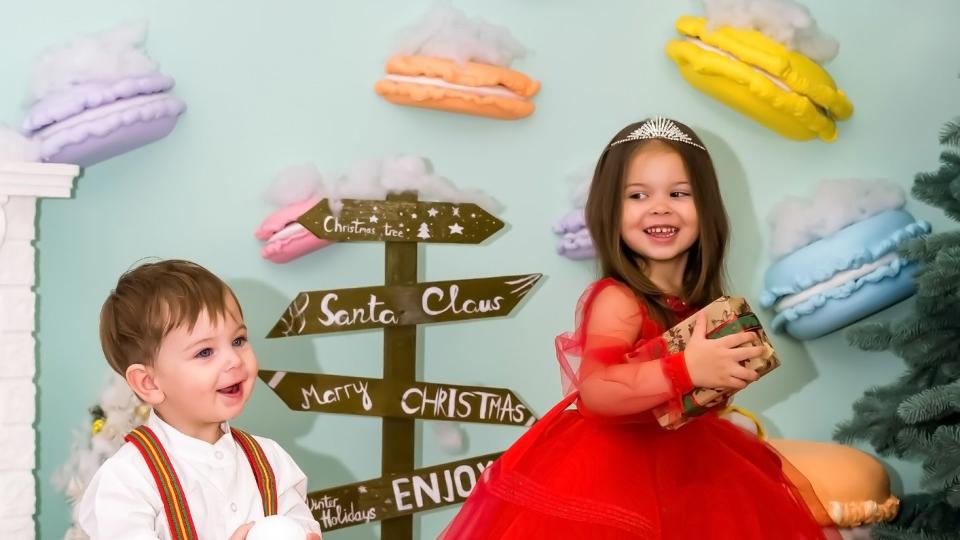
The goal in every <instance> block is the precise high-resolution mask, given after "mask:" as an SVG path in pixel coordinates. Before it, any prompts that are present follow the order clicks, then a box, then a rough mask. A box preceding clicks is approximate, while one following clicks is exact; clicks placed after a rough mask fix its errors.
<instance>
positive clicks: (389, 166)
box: [331, 156, 501, 214]
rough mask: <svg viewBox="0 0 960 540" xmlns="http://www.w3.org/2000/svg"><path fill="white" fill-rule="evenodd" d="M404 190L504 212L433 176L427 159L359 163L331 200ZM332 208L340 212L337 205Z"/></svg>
mask: <svg viewBox="0 0 960 540" xmlns="http://www.w3.org/2000/svg"><path fill="white" fill-rule="evenodd" d="M404 191H417V192H418V193H419V198H420V200H423V201H439V202H451V203H474V204H476V205H478V206H480V207H482V208H483V209H485V210H487V211H488V212H491V213H494V214H495V213H498V212H499V211H500V210H501V206H500V204H499V203H498V202H497V201H496V200H494V199H493V198H492V197H490V196H488V195H487V194H485V193H483V192H482V191H479V190H465V189H461V188H458V187H457V186H456V185H454V184H453V183H452V182H451V181H450V180H448V179H446V178H444V177H442V176H437V175H435V174H432V173H431V172H430V171H429V168H428V166H427V162H426V160H424V159H423V158H421V157H417V156H394V157H388V158H383V159H374V160H369V161H363V162H360V163H358V164H357V165H355V166H354V167H353V168H352V169H351V170H350V172H349V173H347V174H346V175H345V176H344V177H342V178H341V179H340V180H339V181H338V182H337V184H336V185H335V186H333V188H332V190H331V198H333V199H383V198H385V197H386V196H387V194H388V193H401V192H404ZM334 203H335V201H334ZM331 208H332V209H333V210H334V211H337V208H336V207H335V204H331Z"/></svg>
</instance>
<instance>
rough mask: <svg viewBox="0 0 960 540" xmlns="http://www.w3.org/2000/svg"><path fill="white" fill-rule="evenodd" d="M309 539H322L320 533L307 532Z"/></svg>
mask: <svg viewBox="0 0 960 540" xmlns="http://www.w3.org/2000/svg"><path fill="white" fill-rule="evenodd" d="M307 540H320V535H319V534H317V533H307Z"/></svg>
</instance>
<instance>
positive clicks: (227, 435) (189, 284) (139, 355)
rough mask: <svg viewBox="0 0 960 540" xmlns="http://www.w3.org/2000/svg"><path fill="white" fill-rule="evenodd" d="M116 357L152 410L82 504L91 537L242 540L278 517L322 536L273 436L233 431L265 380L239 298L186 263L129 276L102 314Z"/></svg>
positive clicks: (312, 539) (310, 535)
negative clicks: (254, 524)
mask: <svg viewBox="0 0 960 540" xmlns="http://www.w3.org/2000/svg"><path fill="white" fill-rule="evenodd" d="M100 343H101V345H102V347H103V353H104V355H105V356H106V357H107V362H109V364H110V366H111V367H112V368H113V369H114V370H116V371H117V372H118V373H120V375H122V376H124V377H125V378H126V380H127V383H128V384H129V385H130V388H132V389H133V391H134V392H135V393H136V394H137V395H138V396H139V397H140V399H142V400H143V401H144V403H147V404H148V405H150V406H151V407H152V408H153V411H152V412H151V414H150V418H149V419H148V420H147V423H146V424H145V425H144V426H141V427H140V428H137V429H135V430H134V431H132V432H131V433H130V435H128V436H127V438H126V440H127V443H126V444H124V445H123V446H122V447H121V448H120V450H119V451H117V453H116V454H115V455H114V456H113V457H111V458H110V459H108V460H107V461H106V462H105V463H104V464H103V465H102V466H101V467H100V470H98V471H97V473H96V475H94V477H93V479H92V480H91V481H90V485H89V486H88V487H87V490H86V492H85V493H84V495H83V499H82V500H81V502H80V506H79V507H78V514H79V522H80V526H81V528H83V530H84V532H86V533H87V534H88V535H89V536H90V537H91V538H92V539H93V540H99V539H105V540H115V539H119V538H123V539H131V540H133V539H136V540H141V539H143V540H146V539H164V540H166V539H177V540H180V539H184V540H186V539H191V540H195V539H198V538H199V539H201V540H223V539H228V538H229V539H230V540H243V539H244V538H245V537H246V534H247V531H248V530H249V529H250V528H251V527H252V523H251V522H252V521H254V520H257V519H259V518H262V517H264V516H267V515H273V514H280V515H284V516H287V517H289V518H291V519H293V520H295V521H297V522H298V523H299V524H300V525H301V527H303V531H304V538H306V539H308V540H319V539H320V534H319V533H320V525H319V524H318V523H317V522H316V521H315V520H314V519H313V516H312V515H311V513H310V510H309V508H307V505H306V501H305V496H306V487H307V479H306V477H305V476H304V474H303V472H302V471H301V470H300V468H299V467H297V464H296V463H294V461H293V459H292V458H291V457H290V456H289V455H288V454H287V453H286V452H285V451H284V450H283V449H282V448H280V446H279V445H278V444H277V443H275V442H274V441H272V440H270V439H265V438H262V437H253V436H250V435H248V434H246V433H244V432H242V431H239V430H237V429H232V428H230V427H229V426H228V425H227V421H228V420H230V419H232V418H235V417H236V416H237V415H239V414H240V413H241V412H242V411H243V406H244V405H245V404H246V403H247V399H249V398H250V394H251V393H252V392H253V386H254V383H255V382H256V379H257V358H256V356H254V354H253V350H252V349H251V347H250V344H249V343H247V328H246V326H245V325H244V323H243V312H242V311H241V309H240V304H239V303H238V302H237V299H236V297H235V296H234V294H233V291H231V290H230V288H229V287H228V286H227V285H226V283H224V282H223V281H221V280H220V278H218V277H217V276H215V275H213V274H212V273H210V272H209V271H208V270H206V269H205V268H203V267H201V266H199V265H197V264H194V263H191V262H187V261H178V260H169V261H161V262H156V263H148V264H144V265H142V266H139V267H137V268H134V269H133V270H130V271H128V272H126V273H125V274H124V275H122V276H121V277H120V280H119V282H118V283H117V287H116V289H115V290H113V291H112V292H111V293H110V296H109V297H108V298H107V300H106V302H104V304H103V309H102V310H101V312H100Z"/></svg>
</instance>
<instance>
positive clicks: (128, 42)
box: [30, 21, 157, 102]
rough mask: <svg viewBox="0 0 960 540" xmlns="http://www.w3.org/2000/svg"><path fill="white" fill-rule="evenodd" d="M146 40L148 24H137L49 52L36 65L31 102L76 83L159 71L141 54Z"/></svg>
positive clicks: (84, 36)
mask: <svg viewBox="0 0 960 540" xmlns="http://www.w3.org/2000/svg"><path fill="white" fill-rule="evenodd" d="M146 38H147V23H146V21H136V22H130V23H126V24H123V25H121V26H119V27H117V28H113V29H110V30H106V31H103V32H99V33H96V34H83V35H80V36H78V37H76V38H74V40H73V41H71V42H70V43H67V44H63V45H57V46H54V47H51V48H49V49H47V50H46V51H44V52H43V53H41V55H40V57H39V58H38V59H37V62H36V64H35V65H34V69H33V80H32V81H31V85H30V101H31V102H32V101H37V100H40V99H42V98H43V97H44V96H46V95H47V94H49V93H51V92H54V91H57V90H62V89H64V88H67V87H69V86H71V85H73V84H77V83H82V82H89V81H97V80H107V79H116V78H120V77H130V76H137V75H144V74H147V73H151V72H153V71H156V69H157V65H156V63H154V62H153V60H150V58H149V57H147V55H146V53H145V52H144V51H143V50H142V47H143V42H144V41H145V40H146Z"/></svg>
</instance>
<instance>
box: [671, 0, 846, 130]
mask: <svg viewBox="0 0 960 540" xmlns="http://www.w3.org/2000/svg"><path fill="white" fill-rule="evenodd" d="M676 27H677V30H678V31H679V32H680V34H682V35H683V36H685V39H677V40H673V41H670V42H669V43H668V44H667V50H666V52H667V56H669V57H670V59H671V60H673V61H674V62H676V64H677V66H678V67H679V68H680V73H681V75H683V78H684V79H686V80H687V82H689V83H690V84H691V85H693V86H694V87H695V88H697V89H698V90H700V91H701V92H703V93H705V94H707V95H709V96H711V97H713V98H715V99H717V100H719V101H721V102H723V103H725V104H726V105H728V106H730V107H732V108H733V109H735V110H737V111H739V112H741V113H742V114H745V115H747V116H749V117H750V118H753V119H754V120H756V121H757V122H759V123H761V124H763V125H764V126H766V127H768V128H770V129H771V130H773V131H775V132H777V133H779V134H780V135H783V136H784V137H786V138H788V139H793V140H798V141H806V140H810V139H814V138H819V139H821V140H823V141H826V142H832V141H834V140H835V139H836V138H837V125H836V122H837V121H840V120H846V119H848V118H850V116H851V115H852V114H853V104H852V103H850V100H849V99H847V96H846V95H845V94H844V93H843V91H842V90H840V89H838V88H837V85H836V83H835V82H834V80H833V78H832V77H831V76H830V74H829V73H827V71H826V70H825V69H823V68H822V67H821V66H820V65H819V64H817V63H816V62H814V61H813V60H811V59H810V58H809V57H807V56H805V55H803V54H801V53H800V52H797V51H795V50H791V49H789V48H787V47H786V46H784V45H783V44H781V43H780V42H778V41H775V40H773V39H771V38H770V37H768V36H767V35H765V34H763V33H761V32H759V31H757V30H753V29H745V28H733V27H731V26H719V27H717V28H715V29H714V28H711V27H710V26H709V25H708V23H707V20H706V19H704V18H701V17H691V16H682V17H680V18H679V19H677V23H676Z"/></svg>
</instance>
